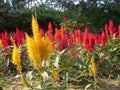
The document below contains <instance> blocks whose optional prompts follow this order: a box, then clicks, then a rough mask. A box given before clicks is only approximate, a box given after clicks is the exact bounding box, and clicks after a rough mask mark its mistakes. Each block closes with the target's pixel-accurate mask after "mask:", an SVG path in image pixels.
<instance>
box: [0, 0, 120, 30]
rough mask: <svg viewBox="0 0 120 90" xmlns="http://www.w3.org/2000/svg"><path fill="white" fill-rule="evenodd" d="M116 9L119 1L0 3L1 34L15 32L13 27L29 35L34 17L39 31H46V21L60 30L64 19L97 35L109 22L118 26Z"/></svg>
mask: <svg viewBox="0 0 120 90" xmlns="http://www.w3.org/2000/svg"><path fill="white" fill-rule="evenodd" d="M75 2H78V3H77V4H75ZM119 7H120V2H119V1H118V0H112V1H111V0H81V1H79V0H46V1H45V2H44V1H43V0H41V2H37V1H35V0H6V2H5V1H4V0H0V31H4V30H9V31H15V27H19V28H20V29H21V30H24V31H28V30H29V31H30V29H31V25H30V23H31V22H30V21H31V15H32V14H33V15H35V16H36V17H37V19H38V21H39V25H40V26H41V28H45V29H46V28H47V27H46V26H47V24H48V22H49V21H51V22H52V24H53V25H54V26H55V27H56V26H59V25H60V23H61V22H63V16H66V17H67V19H71V20H74V21H76V22H77V23H78V27H80V28H84V27H86V26H89V28H90V31H93V32H94V31H97V32H99V31H101V30H102V29H103V28H102V27H104V26H103V25H104V24H105V23H107V22H108V21H109V20H110V19H112V20H113V21H114V22H115V25H116V26H117V25H118V24H119V23H120V21H119V18H120V17H119V16H120V15H119V14H120V9H119ZM30 32H31V31H30Z"/></svg>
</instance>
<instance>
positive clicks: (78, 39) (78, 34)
mask: <svg viewBox="0 0 120 90" xmlns="http://www.w3.org/2000/svg"><path fill="white" fill-rule="evenodd" d="M82 41H83V37H82V32H81V30H80V29H78V31H77V42H78V43H82Z"/></svg>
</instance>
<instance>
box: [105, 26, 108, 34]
mask: <svg viewBox="0 0 120 90" xmlns="http://www.w3.org/2000/svg"><path fill="white" fill-rule="evenodd" d="M108 33H109V28H108V25H107V24H105V34H106V35H108Z"/></svg>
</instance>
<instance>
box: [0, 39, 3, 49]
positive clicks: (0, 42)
mask: <svg viewBox="0 0 120 90" xmlns="http://www.w3.org/2000/svg"><path fill="white" fill-rule="evenodd" d="M2 47H3V46H2V41H1V39H0V48H2Z"/></svg>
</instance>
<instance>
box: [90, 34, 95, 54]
mask: <svg viewBox="0 0 120 90" xmlns="http://www.w3.org/2000/svg"><path fill="white" fill-rule="evenodd" d="M94 45H95V38H94V34H90V35H89V51H90V52H93V50H94Z"/></svg>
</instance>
